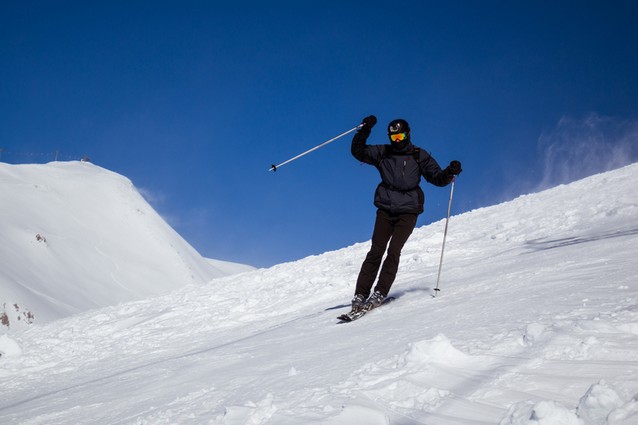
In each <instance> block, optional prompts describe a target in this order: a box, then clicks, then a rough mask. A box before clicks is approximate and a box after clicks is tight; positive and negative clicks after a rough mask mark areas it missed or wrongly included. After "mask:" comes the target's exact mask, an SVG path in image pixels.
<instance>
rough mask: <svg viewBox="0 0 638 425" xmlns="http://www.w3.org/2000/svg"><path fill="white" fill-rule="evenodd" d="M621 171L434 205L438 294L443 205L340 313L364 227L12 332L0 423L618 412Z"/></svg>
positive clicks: (597, 420)
mask: <svg viewBox="0 0 638 425" xmlns="http://www.w3.org/2000/svg"><path fill="white" fill-rule="evenodd" d="M637 185H638V164H634V165H631V166H628V167H625V168H622V169H619V170H616V171H612V172H609V173H605V174H601V175H596V176H592V177H590V178H587V179H585V180H582V181H578V182H575V183H573V184H570V185H565V186H560V187H556V188H553V189H551V190H547V191H545V192H542V193H538V194H534V195H528V196H523V197H520V198H518V199H515V200H513V201H511V202H508V203H504V204H502V205H497V206H494V207H489V208H483V209H480V210H476V211H472V212H469V213H466V214H462V215H459V216H454V217H452V219H451V221H450V233H449V235H448V241H447V245H446V253H445V262H444V269H443V275H442V280H441V289H442V291H441V293H440V295H439V296H438V297H437V298H432V297H431V293H432V287H433V286H434V283H435V280H436V273H437V267H438V261H439V255H440V246H441V240H442V231H443V226H444V223H443V222H437V223H433V224H431V225H429V226H425V227H421V228H419V229H416V230H415V232H414V234H413V236H412V238H411V239H410V240H409V242H408V244H407V245H406V247H405V250H404V253H403V257H402V264H401V268H400V271H399V276H398V279H397V281H396V282H395V285H394V287H393V290H392V291H391V293H392V294H393V295H395V296H396V297H397V300H396V301H394V302H393V303H391V304H388V305H387V306H384V307H382V308H380V309H379V310H376V311H373V312H371V313H370V314H369V315H368V316H366V317H365V318H363V319H361V320H359V321H357V322H354V323H350V324H343V325H338V324H336V320H335V317H336V316H337V315H338V314H340V313H341V312H343V311H345V310H346V309H347V303H348V302H349V299H350V298H351V295H352V290H353V285H354V281H355V278H356V275H357V272H358V269H359V267H360V264H361V261H362V260H363V257H364V256H365V253H366V251H367V249H368V246H369V245H368V243H361V244H356V245H354V246H351V247H348V248H344V249H341V250H339V251H335V252H329V253H325V254H322V255H318V256H313V257H309V258H306V259H303V260H300V261H297V262H292V263H287V264H281V265H278V266H275V267H272V268H270V269H262V270H256V271H253V272H248V273H243V274H241V275H235V276H229V277H222V278H219V279H215V280H213V281H211V282H210V283H209V284H207V285H189V286H186V287H183V288H180V289H177V290H175V291H173V292H171V293H170V294H167V295H163V296H160V297H156V298H153V299H147V300H140V301H135V302H130V303H126V304H122V305H118V306H112V307H108V308H104V309H101V310H98V311H90V312H86V313H82V314H78V315H75V316H73V317H69V318H65V319H62V320H58V321H55V322H52V323H49V324H44V325H39V326H34V327H32V328H31V329H29V330H26V331H19V332H18V331H12V332H10V333H8V334H7V335H5V336H3V337H0V351H2V352H4V355H3V356H2V357H0V423H2V424H48V425H49V424H80V423H81V424H86V423H91V424H138V425H140V424H149V425H150V424H217V425H239V424H242V425H266V424H277V425H291V424H329V425H346V424H347V425H352V424H366V425H375V424H393V425H408V424H409V425H413V424H428V425H484V424H501V425H561V424H563V425H594V424H596V425H599V424H602V425H636V424H638V284H637V282H636V276H637V275H638V264H637V262H636V257H637V254H638V195H637V194H636V190H635V188H636V186H637ZM456 190H457V191H462V190H463V180H462V179H459V181H458V183H457V189H456Z"/></svg>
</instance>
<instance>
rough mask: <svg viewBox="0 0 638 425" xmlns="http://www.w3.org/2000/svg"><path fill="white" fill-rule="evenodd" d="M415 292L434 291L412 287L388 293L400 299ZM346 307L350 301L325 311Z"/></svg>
mask: <svg viewBox="0 0 638 425" xmlns="http://www.w3.org/2000/svg"><path fill="white" fill-rule="evenodd" d="M413 292H432V288H411V289H405V290H402V291H392V292H390V293H389V294H388V296H390V297H393V298H394V299H399V298H401V297H402V296H404V295H406V294H410V293H413ZM346 307H350V303H348V304H339V305H336V306H334V307H328V308H327V309H325V310H324V311H331V310H339V309H342V308H346Z"/></svg>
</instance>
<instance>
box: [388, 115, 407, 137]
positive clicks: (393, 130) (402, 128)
mask: <svg viewBox="0 0 638 425" xmlns="http://www.w3.org/2000/svg"><path fill="white" fill-rule="evenodd" d="M409 132H410V126H409V125H408V122H407V121H406V120H404V119H401V118H399V119H396V120H392V121H390V124H388V134H397V133H409Z"/></svg>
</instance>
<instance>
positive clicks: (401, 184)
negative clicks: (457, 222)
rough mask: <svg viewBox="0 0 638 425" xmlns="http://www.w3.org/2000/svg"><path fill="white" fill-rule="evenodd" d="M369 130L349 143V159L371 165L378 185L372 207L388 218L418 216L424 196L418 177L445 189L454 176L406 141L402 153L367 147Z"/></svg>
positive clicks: (393, 148) (384, 147)
mask: <svg viewBox="0 0 638 425" xmlns="http://www.w3.org/2000/svg"><path fill="white" fill-rule="evenodd" d="M369 135H370V130H367V131H366V129H365V128H363V129H361V130H359V131H358V132H357V133H356V134H355V135H354V137H353V139H352V147H351V152H352V156H354V157H355V158H356V159H358V160H359V161H361V162H364V163H366V164H370V165H374V166H375V167H376V168H377V170H379V174H380V175H381V183H379V185H378V186H377V190H376V191H375V193H374V205H375V206H376V207H377V208H379V209H382V210H384V211H387V212H389V213H390V214H404V213H410V214H421V213H422V212H423V204H424V199H425V196H424V194H423V190H422V189H421V187H420V186H419V184H420V183H421V176H423V177H424V178H425V180H427V181H428V182H429V183H432V184H433V185H435V186H440V187H443V186H447V185H448V184H450V182H451V181H452V178H453V175H452V174H450V173H448V172H447V171H445V170H442V169H441V167H440V166H439V164H438V163H437V162H436V160H435V159H434V158H433V157H432V156H431V155H430V154H429V153H427V152H426V151H424V150H423V149H420V148H418V147H416V146H414V145H413V144H412V142H410V141H408V143H406V144H405V146H404V147H403V148H402V149H397V148H396V147H395V146H393V145H367V144H366V140H367V139H368V136H369Z"/></svg>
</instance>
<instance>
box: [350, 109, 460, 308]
mask: <svg viewBox="0 0 638 425" xmlns="http://www.w3.org/2000/svg"><path fill="white" fill-rule="evenodd" d="M376 123H377V118H376V117H375V116H374V115H370V116H368V117H366V118H364V119H363V121H362V124H363V126H362V127H361V128H360V129H359V131H357V133H356V134H355V135H354V137H353V139H352V148H351V152H352V155H353V156H354V157H355V158H356V159H358V160H359V161H361V162H364V163H366V164H370V165H373V166H375V167H376V168H377V170H379V174H380V175H381V183H379V185H378V186H377V189H376V192H375V194H374V205H375V206H376V207H377V217H376V221H375V224H374V231H373V233H372V247H371V248H370V251H369V252H368V254H367V256H366V258H365V260H364V262H363V264H362V266H361V271H360V272H359V276H358V278H357V284H356V289H355V295H354V298H353V299H352V311H353V312H359V311H362V310H365V311H367V310H370V309H372V308H375V307H377V306H379V305H381V304H382V303H383V300H384V299H385V297H386V296H387V295H388V292H389V291H390V287H391V286H392V283H393V282H394V279H395V277H396V274H397V270H398V268H399V257H400V256H401V250H402V249H403V245H404V244H405V242H406V241H407V240H408V238H409V237H410V234H412V231H413V230H414V227H415V226H416V220H417V216H418V215H419V214H421V213H422V212H423V203H424V195H423V190H422V189H421V187H420V186H419V183H420V182H421V176H423V177H424V178H425V180H426V181H428V182H429V183H432V184H434V185H436V186H440V187H443V186H447V185H448V184H450V183H451V182H452V180H453V178H454V176H455V175H458V174H460V173H461V171H462V169H461V163H460V162H459V161H456V160H455V161H452V162H450V165H449V166H447V167H446V168H445V169H441V167H440V166H439V164H438V163H437V162H436V160H435V159H434V158H433V157H432V156H430V154H429V153H427V152H426V151H424V150H422V149H420V148H419V147H417V146H414V145H413V144H412V141H411V139H410V126H409V125H408V123H407V121H405V120H403V119H396V120H393V121H391V122H390V124H388V137H389V138H390V144H387V145H367V144H366V140H367V139H368V136H370V132H371V131H372V127H374V125H375V124H376ZM388 242H389V245H388ZM386 248H387V257H386V259H385V261H383V266H382V267H381V272H380V273H379V280H378V282H377V284H376V286H375V288H374V293H373V294H372V295H370V292H371V289H372V286H373V284H374V281H375V279H376V278H377V273H378V272H379V266H380V265H381V260H382V259H383V255H384V253H385V252H386ZM369 295H370V297H369V298H368V296H369Z"/></svg>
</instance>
